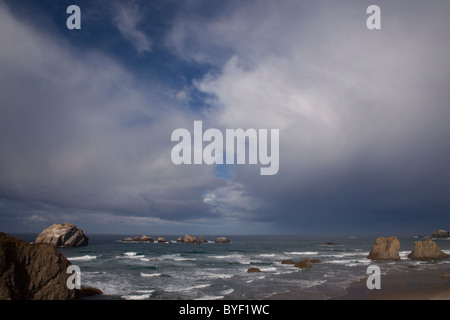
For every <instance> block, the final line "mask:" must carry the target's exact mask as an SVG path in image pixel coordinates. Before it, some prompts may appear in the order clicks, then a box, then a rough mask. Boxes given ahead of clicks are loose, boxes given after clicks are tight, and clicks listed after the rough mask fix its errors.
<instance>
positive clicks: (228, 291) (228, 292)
mask: <svg viewBox="0 0 450 320" xmlns="http://www.w3.org/2000/svg"><path fill="white" fill-rule="evenodd" d="M233 292H234V289H228V290H223V291H220V292H219V293H220V294H223V295H224V296H227V295H229V294H231V293H233Z"/></svg>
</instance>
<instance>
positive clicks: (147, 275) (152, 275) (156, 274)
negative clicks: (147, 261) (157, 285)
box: [141, 272, 161, 277]
mask: <svg viewBox="0 0 450 320" xmlns="http://www.w3.org/2000/svg"><path fill="white" fill-rule="evenodd" d="M160 275H161V273H143V272H141V277H159V276H160Z"/></svg>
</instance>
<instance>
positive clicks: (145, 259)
mask: <svg viewBox="0 0 450 320" xmlns="http://www.w3.org/2000/svg"><path fill="white" fill-rule="evenodd" d="M139 260H141V261H144V262H148V261H150V259H149V258H140V259H139Z"/></svg>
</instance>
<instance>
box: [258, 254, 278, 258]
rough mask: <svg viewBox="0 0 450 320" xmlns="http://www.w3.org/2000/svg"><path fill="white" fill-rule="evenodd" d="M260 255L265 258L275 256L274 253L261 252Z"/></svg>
mask: <svg viewBox="0 0 450 320" xmlns="http://www.w3.org/2000/svg"><path fill="white" fill-rule="evenodd" d="M259 256H260V257H267V258H271V257H275V253H267V254H266V253H262V254H260V255H259Z"/></svg>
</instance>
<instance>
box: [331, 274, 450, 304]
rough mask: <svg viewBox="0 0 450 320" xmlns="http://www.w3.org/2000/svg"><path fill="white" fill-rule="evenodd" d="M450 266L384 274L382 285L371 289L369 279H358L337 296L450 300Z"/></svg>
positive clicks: (347, 297)
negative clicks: (448, 274)
mask: <svg viewBox="0 0 450 320" xmlns="http://www.w3.org/2000/svg"><path fill="white" fill-rule="evenodd" d="M445 272H450V267H437V266H433V267H424V268H417V269H410V268H408V269H407V270H402V271H395V272H392V273H389V274H386V275H382V276H381V289H379V290H377V289H373V290H369V289H368V288H367V286H366V279H361V280H359V281H355V282H354V283H352V284H351V285H350V286H349V287H348V288H347V293H346V294H345V295H342V296H338V297H334V298H332V299H336V300H450V278H448V277H447V278H444V277H441V275H442V274H444V273H445Z"/></svg>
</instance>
